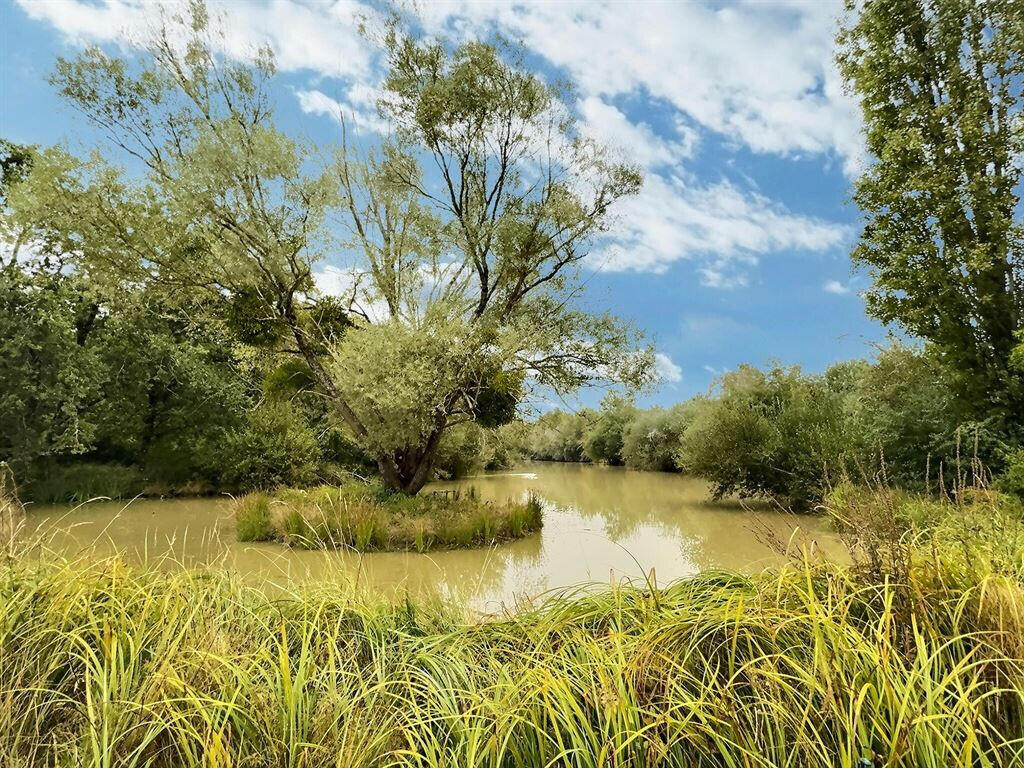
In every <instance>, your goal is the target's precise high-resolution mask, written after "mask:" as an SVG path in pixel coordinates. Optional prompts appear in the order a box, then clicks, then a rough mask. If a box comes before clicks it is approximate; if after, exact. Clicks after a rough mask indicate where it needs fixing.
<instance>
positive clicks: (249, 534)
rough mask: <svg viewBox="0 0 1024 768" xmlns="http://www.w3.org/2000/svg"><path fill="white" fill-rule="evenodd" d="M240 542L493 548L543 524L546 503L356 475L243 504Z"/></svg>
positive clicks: (238, 512)
mask: <svg viewBox="0 0 1024 768" xmlns="http://www.w3.org/2000/svg"><path fill="white" fill-rule="evenodd" d="M235 504H236V506H235V524H236V531H237V536H238V538H239V540H240V541H279V542H282V543H284V544H288V545H290V546H298V547H305V548H310V549H318V548H334V547H342V548H351V549H356V550H359V551H362V552H368V551H385V550H413V551H417V552H426V551H429V550H432V549H453V548H460V547H473V546H486V545H489V544H493V543H496V542H501V541H507V540H509V539H515V538H521V537H523V536H527V535H529V534H531V533H534V532H536V531H538V530H540V527H541V524H542V514H541V512H542V510H541V504H540V501H539V500H538V499H536V498H533V497H530V498H528V499H526V500H525V501H522V502H513V501H509V502H507V503H504V504H497V503H493V502H485V501H481V500H480V499H479V498H477V496H476V494H475V492H473V491H472V489H470V491H469V492H465V493H461V492H458V491H455V492H449V493H445V494H430V493H424V494H421V495H419V496H414V497H409V496H402V495H398V494H394V493H392V492H390V491H388V490H386V489H385V488H383V487H382V486H380V485H378V484H376V483H363V482H358V481H351V482H348V483H344V484H342V485H338V486H322V487H319V488H312V489H308V490H298V489H287V490H283V491H279V492H277V493H275V494H273V495H271V494H266V493H252V494H249V495H247V496H243V497H242V498H240V499H238V500H237V501H236V502H235Z"/></svg>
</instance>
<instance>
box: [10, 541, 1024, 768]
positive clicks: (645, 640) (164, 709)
mask: <svg viewBox="0 0 1024 768" xmlns="http://www.w3.org/2000/svg"><path fill="white" fill-rule="evenodd" d="M7 569H8V571H9V573H8V574H6V576H7V577H6V578H3V579H0V585H2V586H0V589H2V598H3V599H2V600H0V764H2V765H4V766H10V767H11V768H29V767H30V766H31V767H32V768H35V767H36V766H50V765H53V766H58V765H59V766H82V767H83V768H115V767H116V768H134V767H135V766H149V767H150V768H172V767H173V768H181V767H183V766H195V767H196V768H199V766H204V767H206V768H209V767H212V766H217V767H219V768H223V767H226V766H237V767H239V768H241V766H267V767H268V768H269V767H270V766H273V767H274V768H282V767H287V768H299V767H300V766H301V768H320V767H323V768H327V766H331V767H332V768H337V767H338V766H439V767H440V766H445V767H446V768H447V767H450V766H480V767H481V768H482V767H484V766H487V767H488V768H498V766H523V767H526V766H529V767H531V768H540V767H542V766H581V767H589V766H594V767H595V768H596V767H597V766H638V767H639V766H679V767H682V766H687V767H688V768H689V767H691V766H692V767H697V766H709V767H710V766H715V767H716V768H717V767H720V766H744V767H748V766H749V767H751V768H753V767H755V766H779V767H780V768H781V767H782V766H841V767H842V768H858V767H860V766H867V765H871V766H905V767H906V768H911V767H912V768H923V767H931V768H947V767H948V766H956V765H961V766H1010V765H1015V764H1020V761H1021V760H1022V759H1024V741H1022V738H1024V721H1022V713H1024V634H1022V625H1021V622H1022V616H1024V588H1022V581H1021V579H1020V578H1019V576H1018V575H1013V574H994V573H975V574H974V576H973V577H972V580H970V581H968V580H967V578H966V576H965V573H966V572H965V571H963V570H958V571H957V573H956V576H955V578H954V579H952V580H950V581H949V582H948V583H947V581H946V580H945V578H944V577H945V574H944V573H943V572H942V571H938V570H936V569H935V567H934V564H933V562H932V561H930V560H928V559H927V558H922V560H921V562H920V563H919V564H917V565H915V566H914V567H912V568H911V569H910V570H909V571H908V572H907V577H908V581H907V582H906V583H896V582H893V581H890V580H885V581H883V582H881V583H870V582H867V581H865V580H864V578H863V574H862V573H859V572H857V571H855V570H850V569H844V568H840V567H837V566H833V565H828V564H823V563H813V562H810V561H806V562H802V563H800V564H795V565H791V566H787V567H785V568H782V569H781V570H779V571H776V572H766V573H763V574H760V575H757V576H754V577H744V576H740V575H737V574H732V573H705V574H702V575H700V576H698V577H696V578H693V579H689V580H685V581H681V582H678V583H675V584H672V585H670V586H668V587H667V588H664V589H661V590H653V589H649V588H648V589H642V588H636V587H626V586H619V587H612V588H605V589H604V590H603V591H600V592H597V593H592V592H586V593H582V592H581V593H566V594H562V595H557V596H552V597H551V598H550V599H548V600H547V601H546V602H545V603H544V604H543V605H542V606H541V607H539V608H536V609H533V610H529V611H526V612H523V613H520V614H517V615H508V616H501V617H488V618H486V619H480V618H473V617H471V616H468V615H467V614H465V613H464V612H463V611H462V610H461V609H458V608H455V607H453V606H451V605H446V604H443V603H440V602H429V601H428V602H421V603H412V602H408V601H406V602H388V601H386V600H384V599H382V598H380V597H374V596H371V595H367V594H365V593H362V592H359V591H358V590H356V589H355V588H348V587H344V586H338V585H333V586H330V587H327V586H321V587H314V588H309V589H306V590H304V591H301V592H296V593H294V594H290V595H289V596H287V597H285V598H280V597H277V598H274V599H271V598H269V597H267V596H266V594H265V593H264V592H262V591H260V590H259V589H258V588H255V587H252V586H246V585H244V584H243V583H241V582H239V581H237V580H236V579H234V578H232V577H231V576H230V575H227V574H225V573H223V572H215V571H196V570H181V571H176V572H167V571H159V572H158V571H152V570H150V571H147V570H138V569H135V568H131V567H128V566H126V565H125V564H124V563H123V562H122V561H120V560H118V559H116V558H115V559H109V560H102V561H97V562H91V563H86V562H75V561H59V560H45V561H38V560H30V559H26V558H15V559H13V560H11V561H10V562H9V564H8V566H7Z"/></svg>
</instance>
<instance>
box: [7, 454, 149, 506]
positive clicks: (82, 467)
mask: <svg viewBox="0 0 1024 768" xmlns="http://www.w3.org/2000/svg"><path fill="white" fill-rule="evenodd" d="M146 488H147V483H146V479H145V477H143V475H142V472H141V471H140V470H139V469H138V467H127V466H123V465H121V464H103V463H98V462H92V461H81V462H78V463H75V464H68V465H63V464H46V465H43V467H42V468H40V469H39V470H38V472H37V475H36V476H35V477H33V478H32V479H31V480H30V481H29V482H28V483H26V486H25V489H24V492H25V498H26V499H30V500H32V501H38V502H44V503H50V504H56V503H60V502H74V503H79V502H82V501H87V500H89V499H96V498H110V499H127V498H132V497H134V496H139V495H141V494H143V493H144V492H145V491H146Z"/></svg>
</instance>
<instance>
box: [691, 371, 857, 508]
mask: <svg viewBox="0 0 1024 768" xmlns="http://www.w3.org/2000/svg"><path fill="white" fill-rule="evenodd" d="M719 387H720V392H719V393H718V396H717V397H714V398H705V399H700V400H697V401H696V403H695V405H694V406H693V407H694V415H693V420H692V422H691V423H690V425H689V427H688V428H687V429H686V432H685V433H684V435H683V440H682V444H681V446H680V451H679V457H678V460H677V461H678V464H679V465H680V466H682V468H683V470H684V471H686V472H691V473H693V474H695V475H698V476H700V477H704V478H707V479H708V480H710V481H711V482H712V483H714V486H715V496H716V497H721V496H724V495H727V494H730V493H738V494H739V495H740V496H767V497H770V498H775V499H783V500H785V501H786V502H788V503H789V504H791V505H792V506H794V507H796V508H804V507H807V506H808V505H810V504H811V503H813V502H815V501H817V500H818V499H820V498H821V496H822V493H823V491H824V490H825V489H827V488H828V487H829V484H830V483H832V482H834V481H835V480H837V479H838V478H839V477H840V476H841V472H842V469H843V466H842V465H843V460H844V457H845V455H846V452H847V449H848V447H849V444H848V439H849V438H848V436H847V435H845V434H844V432H845V430H844V426H845V424H844V421H845V419H844V413H843V407H842V403H843V400H842V395H841V393H839V392H836V391H834V390H832V389H831V388H830V387H829V385H828V381H827V380H826V379H825V378H824V377H821V376H804V375H801V373H800V369H799V368H796V367H792V368H782V367H779V366H775V367H773V368H771V369H769V370H768V371H766V372H762V371H759V370H757V369H756V368H753V367H751V366H748V365H741V366H740V367H739V368H738V369H737V370H735V371H732V372H730V373H727V374H725V375H724V376H723V377H722V378H721V379H720V381H719Z"/></svg>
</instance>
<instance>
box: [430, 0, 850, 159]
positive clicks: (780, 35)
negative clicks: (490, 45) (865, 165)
mask: <svg viewBox="0 0 1024 768" xmlns="http://www.w3.org/2000/svg"><path fill="white" fill-rule="evenodd" d="M841 11H842V4H841V2H839V0H823V1H822V2H814V3H797V2H792V0H745V1H744V2H740V3H739V4H738V5H735V6H727V7H721V5H720V4H717V3H710V2H704V3H700V2H693V3H622V2H611V1H610V0H609V1H607V2H592V1H588V2H585V1H584V0H579V1H578V2H559V3H539V2H535V3H515V4H511V3H509V4H505V3H480V2H473V1H472V0H456V1H453V2H432V3H427V4H425V5H424V8H423V12H424V15H425V17H426V19H427V20H428V23H430V24H432V26H433V28H434V29H437V30H444V31H447V32H454V33H456V34H464V35H471V34H480V33H481V32H482V31H486V30H488V29H492V28H498V29H500V30H501V31H503V32H506V33H510V34H511V35H513V36H515V37H517V38H519V39H522V40H523V41H524V42H525V44H526V45H527V46H528V47H529V48H531V49H532V50H533V51H535V52H536V53H538V54H539V55H541V56H544V57H546V58H547V59H548V60H549V61H550V62H551V63H552V64H554V65H555V66H557V67H560V68H564V69H565V70H567V71H568V72H569V73H570V74H571V75H572V77H573V79H574V80H575V81H576V82H577V83H578V84H579V86H580V88H581V90H582V91H583V92H584V93H586V94H588V95H591V96H601V97H613V96H616V95H623V94H637V93H645V94H648V95H649V96H650V97H652V98H653V99H657V100H661V101H664V102H665V103H667V104H670V105H672V106H673V107H674V108H675V109H677V110H679V111H680V112H682V113H684V114H686V115H687V116H689V117H690V118H691V119H692V120H694V121H696V122H697V123H698V124H700V125H701V126H704V127H705V128H707V129H709V130H712V131H715V132H717V133H720V134H722V135H723V136H725V137H726V138H728V139H730V140H733V141H735V142H736V143H738V144H741V145H743V146H746V147H748V148H750V149H751V150H753V151H755V152H771V153H782V154H799V153H812V154H819V153H834V154H835V155H836V156H837V157H838V158H840V160H841V161H842V163H843V166H844V168H845V169H846V170H847V171H848V172H852V171H853V170H855V169H856V167H857V166H858V164H859V160H860V156H861V154H862V151H863V150H862V141H861V139H860V134H859V121H858V117H857V109H856V105H855V104H854V103H853V101H852V100H851V99H850V98H849V97H848V96H847V95H846V94H845V93H844V92H843V89H842V83H841V79H840V76H839V73H838V72H837V70H836V67H835V64H834V62H833V56H832V51H833V36H834V34H835V23H836V20H837V17H838V15H839V14H840V13H841Z"/></svg>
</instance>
